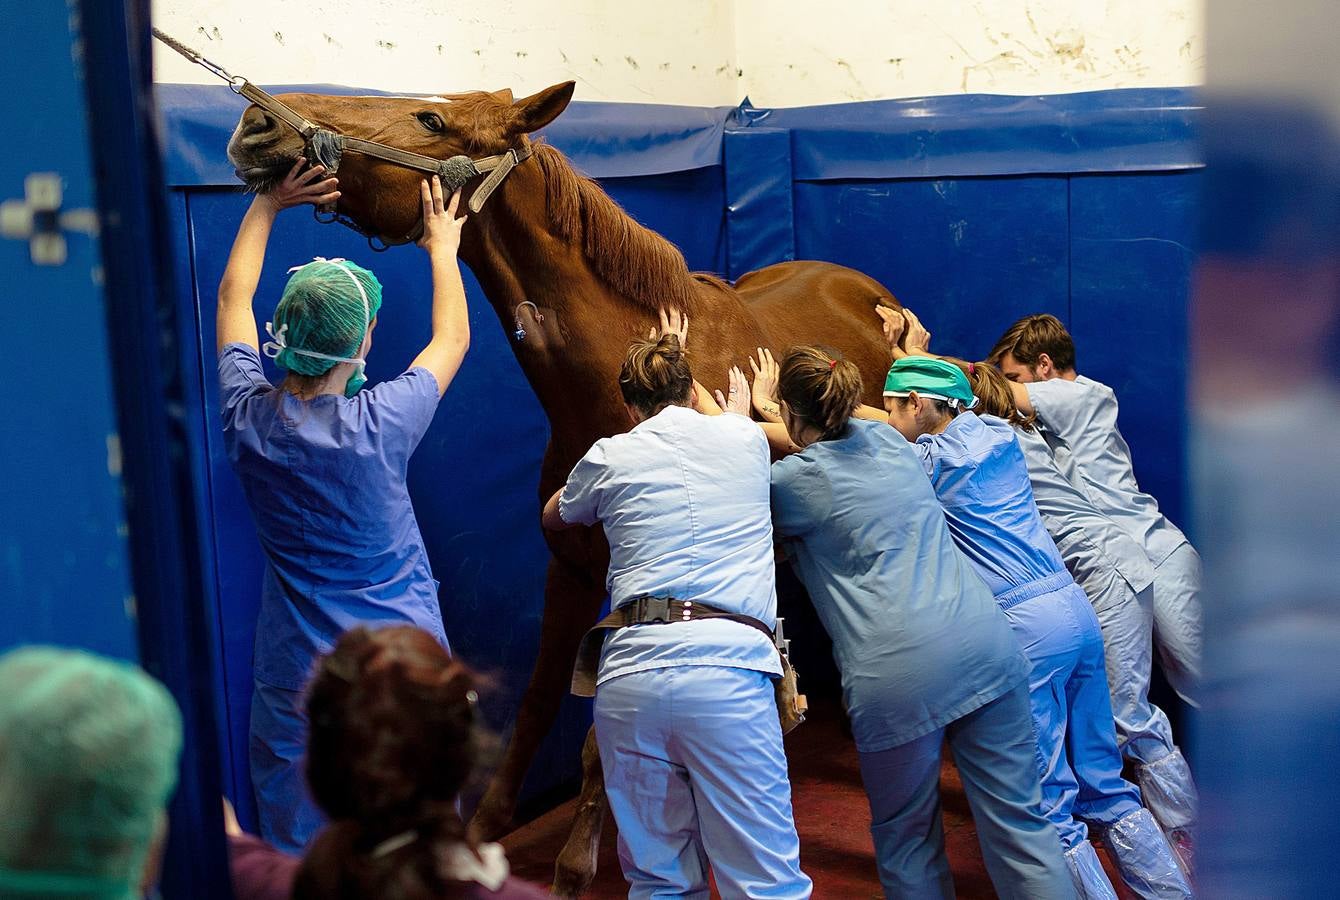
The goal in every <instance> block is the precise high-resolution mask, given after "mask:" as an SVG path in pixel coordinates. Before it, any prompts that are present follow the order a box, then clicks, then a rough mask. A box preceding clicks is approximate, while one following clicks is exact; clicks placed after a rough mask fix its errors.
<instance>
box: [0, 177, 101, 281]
mask: <svg viewBox="0 0 1340 900" xmlns="http://www.w3.org/2000/svg"><path fill="white" fill-rule="evenodd" d="M63 197H64V191H63V189H62V187H61V178H60V175H59V173H56V172H30V173H29V174H28V177H26V178H24V179H23V199H22V200H6V201H4V202H3V203H0V237H5V238H9V239H10V240H16V241H27V242H28V252H29V254H30V255H31V256H32V260H33V263H34V264H35V265H39V266H61V265H64V264H65V258H66V256H67V255H68V247H67V246H66V243H65V232H67V231H77V232H79V233H81V234H87V235H96V234H97V233H98V214H97V213H96V212H95V211H94V210H91V209H66V210H62V209H61V201H62V199H63Z"/></svg>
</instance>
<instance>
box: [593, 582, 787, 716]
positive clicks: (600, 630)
mask: <svg viewBox="0 0 1340 900" xmlns="http://www.w3.org/2000/svg"><path fill="white" fill-rule="evenodd" d="M702 619H729V620H730V621H732V622H739V623H740V624H741V625H748V626H749V627H750V628H756V629H758V630H759V631H760V632H762V633H763V634H765V635H767V637H768V641H769V643H772V644H773V645H774V646H776V642H777V636H776V634H775V632H774V631H773V629H771V628H769V627H768V626H767V625H764V624H763V623H762V622H760V621H759V620H758V619H755V618H754V617H753V616H745V615H741V614H739V613H733V612H726V610H724V609H717V608H716V607H715V606H709V605H708V604H706V603H702V602H699V601H697V600H676V599H675V598H673V597H652V596H648V595H643V596H641V597H635V598H634V599H633V600H631V601H629V602H628V603H625V604H623V605H622V606H620V607H619V608H618V609H615V610H612V611H611V612H610V614H609V615H608V616H606V617H605V618H603V619H601V620H600V621H599V622H597V623H596V624H595V625H593V626H592V627H591V630H589V631H588V632H586V634H584V635H582V643H581V646H580V647H579V648H578V650H577V663H576V665H574V666H573V668H572V693H574V694H576V695H577V696H578V697H594V696H595V695H596V669H597V668H598V667H599V665H600V649H601V647H602V646H603V645H604V641H605V632H607V631H615V630H617V629H620V628H626V627H628V626H629V625H653V624H661V625H665V624H669V623H671V622H696V621H700V620H702Z"/></svg>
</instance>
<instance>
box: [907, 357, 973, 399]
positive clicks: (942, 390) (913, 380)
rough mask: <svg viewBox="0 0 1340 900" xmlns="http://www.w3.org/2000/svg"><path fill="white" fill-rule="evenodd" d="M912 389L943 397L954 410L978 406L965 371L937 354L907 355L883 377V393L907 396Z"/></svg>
mask: <svg viewBox="0 0 1340 900" xmlns="http://www.w3.org/2000/svg"><path fill="white" fill-rule="evenodd" d="M911 391H916V392H917V393H918V394H920V395H921V396H923V397H929V398H931V399H932V400H943V401H945V402H946V403H948V404H949V405H950V406H951V407H952V408H954V409H959V408H960V407H962V408H963V409H972V408H973V407H974V406H976V405H977V398H976V397H974V396H973V395H972V385H970V384H969V383H968V376H967V375H964V374H963V370H962V369H960V368H959V367H958V366H956V365H954V364H953V363H951V362H946V361H945V360H943V359H938V358H936V357H934V356H904V357H903V358H902V359H899V360H898V361H896V362H895V363H894V364H893V365H892V366H891V367H890V368H889V375H888V377H887V378H885V379H884V396H885V397H906V396H907V395H908V393H909V392H911Z"/></svg>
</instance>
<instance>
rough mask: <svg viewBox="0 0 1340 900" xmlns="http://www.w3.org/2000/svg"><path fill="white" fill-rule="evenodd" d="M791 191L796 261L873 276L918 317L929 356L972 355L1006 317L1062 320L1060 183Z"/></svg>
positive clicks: (898, 184) (818, 186)
mask: <svg viewBox="0 0 1340 900" xmlns="http://www.w3.org/2000/svg"><path fill="white" fill-rule="evenodd" d="M795 192H796V252H797V255H798V256H799V257H800V258H802V259H826V260H831V261H832V262H838V263H842V264H843V265H848V266H851V267H853V268H855V269H859V270H861V271H862V272H865V273H867V274H869V275H871V276H873V277H874V278H876V279H878V280H879V281H881V282H882V283H883V284H884V285H885V286H886V287H888V288H889V289H890V290H891V291H893V294H894V296H895V297H897V298H898V299H899V300H900V301H902V302H903V303H905V304H907V305H908V306H910V307H912V308H913V309H914V310H916V311H917V313H918V315H921V316H922V317H923V322H924V323H925V325H926V327H927V328H929V329H930V330H931V333H932V335H933V337H934V341H933V343H932V349H934V350H935V351H936V352H939V353H948V354H954V355H958V356H966V357H969V358H972V359H977V358H980V357H981V356H982V355H983V354H985V353H986V351H987V350H988V349H990V346H991V344H992V342H993V341H994V340H995V338H996V337H997V336H998V335H999V333H1000V331H1001V330H1003V329H1004V328H1005V326H1006V325H1008V324H1009V323H1010V322H1012V321H1013V320H1014V319H1015V318H1017V317H1019V316H1021V315H1024V314H1025V313H1029V312H1039V311H1045V312H1052V313H1055V314H1057V315H1059V316H1063V317H1064V316H1065V314H1066V308H1067V290H1068V285H1067V280H1068V275H1067V265H1068V259H1067V256H1068V248H1067V241H1066V231H1067V221H1066V219H1067V209H1066V181H1065V179H1064V178H1059V177H1034V178H999V179H997V178H959V179H946V180H913V181H824V182H798V183H797V184H796V186H795ZM877 321H878V320H877V319H875V317H874V313H873V311H872V312H871V327H872V328H874V327H875V326H876V324H877Z"/></svg>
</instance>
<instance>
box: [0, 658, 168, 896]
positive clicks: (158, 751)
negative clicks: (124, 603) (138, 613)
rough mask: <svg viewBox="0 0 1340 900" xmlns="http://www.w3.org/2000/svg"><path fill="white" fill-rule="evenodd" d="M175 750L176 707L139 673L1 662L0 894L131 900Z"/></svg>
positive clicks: (100, 666) (71, 663)
mask: <svg viewBox="0 0 1340 900" xmlns="http://www.w3.org/2000/svg"><path fill="white" fill-rule="evenodd" d="M180 752H181V715H180V714H179V713H178V711H177V706H176V704H175V703H174V702H173V700H172V697H171V696H170V695H169V694H168V692H167V691H166V690H165V689H164V688H163V686H162V685H161V684H159V683H158V682H157V681H155V680H153V679H152V678H150V677H149V676H148V675H146V674H145V673H144V672H143V671H141V670H140V669H138V668H136V667H134V666H131V665H128V664H126V663H122V662H114V661H112V660H108V659H103V658H101V657H97V656H93V655H92V654H89V653H84V652H82V651H77V650H61V649H56V648H54V647H29V648H24V649H20V650H14V651H12V652H10V653H7V654H5V655H4V656H0V896H3V897H75V896H78V897H117V898H120V897H132V896H135V895H136V894H137V890H138V885H139V882H140V879H141V877H142V875H143V872H144V866H145V860H146V858H147V855H148V851H149V848H150V845H151V844H152V842H153V838H154V834H155V831H156V829H157V828H158V826H159V822H160V817H161V816H162V814H163V810H164V808H165V807H166V805H167V801H168V797H169V796H170V795H171V793H172V789H173V788H174V787H175V785H176V781H177V758H178V756H179V754H180Z"/></svg>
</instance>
